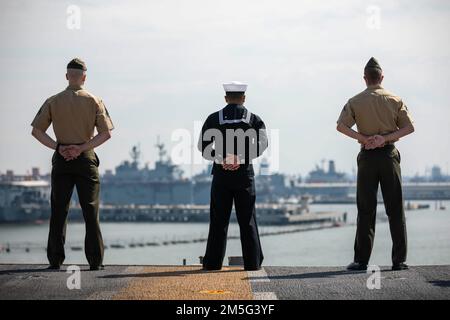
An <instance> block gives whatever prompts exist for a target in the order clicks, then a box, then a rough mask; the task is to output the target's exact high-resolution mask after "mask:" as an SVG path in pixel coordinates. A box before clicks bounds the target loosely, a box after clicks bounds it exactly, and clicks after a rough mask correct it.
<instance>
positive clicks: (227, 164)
mask: <svg viewBox="0 0 450 320" xmlns="http://www.w3.org/2000/svg"><path fill="white" fill-rule="evenodd" d="M222 167H223V169H224V170H230V171H235V170H237V169H239V167H240V164H239V158H238V156H236V155H234V154H228V155H227V157H226V158H225V160H224V162H223V164H222Z"/></svg>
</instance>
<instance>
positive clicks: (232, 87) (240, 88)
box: [223, 81, 247, 92]
mask: <svg viewBox="0 0 450 320" xmlns="http://www.w3.org/2000/svg"><path fill="white" fill-rule="evenodd" d="M223 89H224V90H225V92H245V91H247V85H246V84H245V83H242V82H239V81H231V82H228V83H224V84H223Z"/></svg>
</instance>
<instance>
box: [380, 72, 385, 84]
mask: <svg viewBox="0 0 450 320" xmlns="http://www.w3.org/2000/svg"><path fill="white" fill-rule="evenodd" d="M383 80H384V74H382V75H381V80H380V83H381V82H383Z"/></svg>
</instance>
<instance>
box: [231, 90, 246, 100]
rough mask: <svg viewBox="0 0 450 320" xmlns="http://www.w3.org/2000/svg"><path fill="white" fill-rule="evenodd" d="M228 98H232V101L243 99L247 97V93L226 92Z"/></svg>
mask: <svg viewBox="0 0 450 320" xmlns="http://www.w3.org/2000/svg"><path fill="white" fill-rule="evenodd" d="M226 96H227V98H230V99H241V98H242V97H243V96H245V92H234V91H229V92H226Z"/></svg>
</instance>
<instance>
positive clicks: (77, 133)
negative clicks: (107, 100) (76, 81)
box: [31, 86, 114, 144]
mask: <svg viewBox="0 0 450 320" xmlns="http://www.w3.org/2000/svg"><path fill="white" fill-rule="evenodd" d="M51 123H53V131H54V132H55V136H56V140H57V141H58V143H61V144H81V143H85V142H87V141H89V140H90V139H92V137H93V136H94V128H97V131H98V132H99V133H101V132H104V131H108V130H112V129H114V125H113V123H112V121H111V118H110V117H109V114H108V110H106V107H105V105H104V104H103V102H102V100H101V99H99V98H97V97H95V96H94V95H93V94H91V93H89V92H88V91H86V90H85V89H84V88H82V87H71V86H69V87H67V88H66V90H64V91H62V92H60V93H58V94H56V95H54V96H52V97H50V98H48V99H47V100H46V101H45V102H44V104H43V105H42V107H41V108H40V109H39V111H38V113H37V114H36V117H35V118H34V120H33V122H32V123H31V125H32V126H33V127H34V128H36V129H39V130H42V131H44V132H45V131H46V130H47V129H48V127H49V126H50V124H51Z"/></svg>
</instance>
